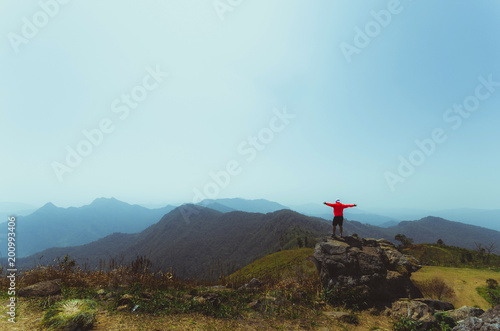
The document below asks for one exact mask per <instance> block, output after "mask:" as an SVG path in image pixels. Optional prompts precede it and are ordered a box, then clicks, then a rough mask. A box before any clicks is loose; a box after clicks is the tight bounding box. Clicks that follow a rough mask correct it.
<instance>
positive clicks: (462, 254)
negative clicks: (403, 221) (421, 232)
mask: <svg viewBox="0 0 500 331" xmlns="http://www.w3.org/2000/svg"><path fill="white" fill-rule="evenodd" d="M403 252H404V253H405V254H409V255H412V256H414V257H415V258H416V259H418V260H419V261H420V263H421V264H422V265H432V266H442V267H462V268H463V267H488V268H491V267H493V268H500V256H499V255H495V254H487V253H486V252H484V253H482V254H480V253H478V252H477V251H473V250H469V249H466V248H461V247H455V246H447V245H437V244H417V245H411V246H407V247H405V248H404V249H403Z"/></svg>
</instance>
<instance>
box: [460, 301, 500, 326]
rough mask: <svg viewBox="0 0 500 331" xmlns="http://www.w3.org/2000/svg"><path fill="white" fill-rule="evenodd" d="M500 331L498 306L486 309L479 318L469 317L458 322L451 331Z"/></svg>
mask: <svg viewBox="0 0 500 331" xmlns="http://www.w3.org/2000/svg"><path fill="white" fill-rule="evenodd" d="M493 330H500V305H498V306H496V307H495V308H491V309H488V310H487V311H486V312H485V313H484V314H482V315H481V316H479V317H474V316H469V317H467V318H466V319H464V320H462V321H459V322H458V325H457V326H455V327H454V328H453V331H493Z"/></svg>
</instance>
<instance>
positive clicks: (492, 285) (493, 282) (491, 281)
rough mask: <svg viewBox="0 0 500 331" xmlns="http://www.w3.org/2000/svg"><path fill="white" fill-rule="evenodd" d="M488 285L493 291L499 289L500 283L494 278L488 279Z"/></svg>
mask: <svg viewBox="0 0 500 331" xmlns="http://www.w3.org/2000/svg"><path fill="white" fill-rule="evenodd" d="M486 284H487V285H488V288H491V289H495V288H497V287H498V282H497V281H496V280H494V279H492V278H489V279H487V280H486Z"/></svg>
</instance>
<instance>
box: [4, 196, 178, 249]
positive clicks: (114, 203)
mask: <svg viewBox="0 0 500 331" xmlns="http://www.w3.org/2000/svg"><path fill="white" fill-rule="evenodd" d="M174 208H175V207H174V206H165V207H163V208H158V209H148V208H144V207H141V206H138V205H130V204H128V203H125V202H122V201H119V200H116V199H114V198H110V199H107V198H99V199H96V200H94V201H93V202H92V203H91V204H89V205H86V206H82V207H78V208H76V207H70V208H60V207H56V206H55V205H54V204H52V203H50V202H49V203H47V204H45V205H44V206H43V207H41V208H39V209H37V210H36V211H35V212H33V213H31V214H29V215H27V216H18V217H17V218H16V256H17V257H24V256H28V255H31V254H34V253H36V252H39V251H41V250H44V249H47V248H50V247H66V246H75V245H82V244H86V243H90V242H92V241H95V240H97V239H99V238H102V237H104V236H106V235H108V234H111V233H114V232H123V233H136V232H140V231H142V230H144V229H145V228H147V227H148V226H150V225H151V224H153V223H156V222H158V220H159V219H160V218H161V217H162V216H163V215H165V214H166V213H168V212H169V211H171V210H172V209H174ZM0 229H1V230H0V231H1V232H0V236H1V238H7V235H6V231H7V226H6V224H3V225H2V224H0ZM0 253H1V254H2V256H6V255H7V244H6V243H5V242H4V241H3V240H2V241H0Z"/></svg>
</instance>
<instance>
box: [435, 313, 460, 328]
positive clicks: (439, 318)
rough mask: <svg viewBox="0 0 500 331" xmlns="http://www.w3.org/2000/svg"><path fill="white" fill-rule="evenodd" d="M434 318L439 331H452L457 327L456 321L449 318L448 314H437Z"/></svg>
mask: <svg viewBox="0 0 500 331" xmlns="http://www.w3.org/2000/svg"><path fill="white" fill-rule="evenodd" d="M434 318H435V319H436V322H437V323H438V327H439V329H438V330H439V331H451V330H452V329H453V328H454V327H455V326H457V322H456V321H455V319H454V318H453V317H451V316H449V315H448V313H446V312H437V313H435V314H434Z"/></svg>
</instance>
